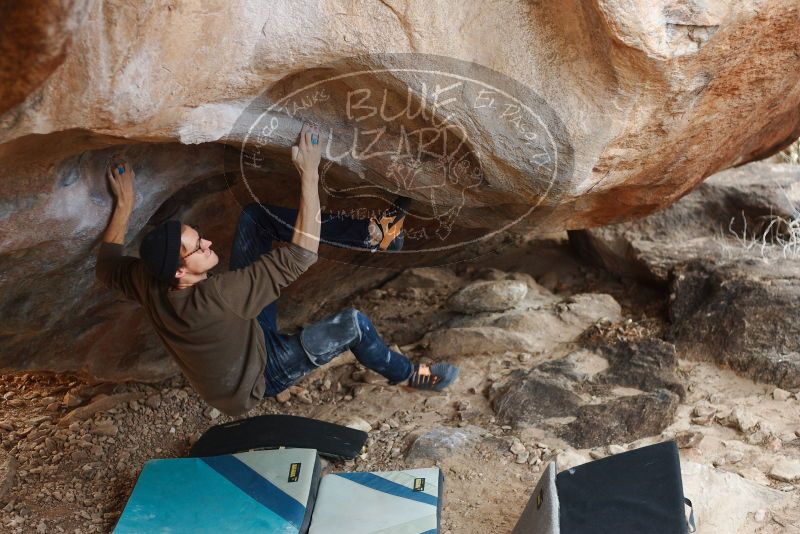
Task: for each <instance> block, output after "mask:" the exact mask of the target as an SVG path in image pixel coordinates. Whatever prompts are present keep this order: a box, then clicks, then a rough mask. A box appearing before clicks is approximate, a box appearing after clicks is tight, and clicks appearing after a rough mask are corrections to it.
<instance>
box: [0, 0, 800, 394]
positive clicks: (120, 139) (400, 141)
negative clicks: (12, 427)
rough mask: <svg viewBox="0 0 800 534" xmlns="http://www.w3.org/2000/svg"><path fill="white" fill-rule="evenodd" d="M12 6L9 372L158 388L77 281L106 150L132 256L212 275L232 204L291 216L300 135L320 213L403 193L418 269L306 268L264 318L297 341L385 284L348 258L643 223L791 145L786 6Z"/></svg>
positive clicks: (218, 1)
mask: <svg viewBox="0 0 800 534" xmlns="http://www.w3.org/2000/svg"><path fill="white" fill-rule="evenodd" d="M22 4H23V3H16V4H14V6H13V7H4V8H2V12H0V15H2V16H0V50H2V54H0V56H2V59H1V60H0V81H2V83H0V85H1V86H2V92H0V173H2V175H3V180H2V185H0V220H2V224H3V229H4V231H3V233H2V236H0V295H2V296H0V315H2V316H3V318H4V321H5V323H4V331H3V335H2V336H0V354H2V357H1V358H0V365H2V367H3V368H13V369H24V368H35V369H52V370H59V371H64V370H72V371H78V370H80V371H82V372H84V373H86V374H89V375H94V376H97V377H102V378H106V379H131V378H135V379H143V378H150V379H158V378H161V377H163V376H166V375H168V374H170V373H173V372H175V367H174V366H172V365H170V364H169V360H168V358H167V355H166V353H165V351H164V349H163V348H162V347H161V345H160V342H159V340H158V338H157V337H156V336H155V334H154V333H153V332H152V329H151V328H150V326H149V324H148V322H147V318H146V317H145V315H144V314H143V313H142V312H141V310H139V309H138V308H137V307H136V306H135V304H132V303H126V302H123V301H120V300H119V298H118V296H115V295H112V294H111V293H109V292H108V291H107V290H105V289H103V288H100V287H99V286H97V285H96V284H95V282H94V278H93V274H92V269H93V265H94V260H93V255H94V253H95V251H96V246H97V241H98V236H99V235H100V234H101V232H102V230H103V228H104V227H105V225H106V223H107V222H108V218H109V215H110V212H111V208H112V202H111V198H110V194H109V191H108V190H107V188H106V184H105V178H104V169H105V167H106V164H107V162H108V161H109V159H110V158H111V157H112V155H114V154H115V153H118V154H119V155H120V156H122V157H124V158H126V159H128V160H130V161H131V163H132V164H133V166H134V167H135V169H136V172H137V201H136V205H135V209H134V213H133V217H132V219H131V223H130V227H129V231H128V233H127V235H126V240H125V241H126V245H127V246H128V249H127V250H128V251H129V252H130V253H135V250H136V249H137V245H138V241H139V240H140V239H141V236H142V235H143V233H144V232H145V231H147V229H149V227H150V226H151V225H153V224H156V223H158V222H161V221H163V220H165V219H166V218H170V217H179V218H182V219H183V220H185V221H187V222H190V223H193V224H196V223H199V222H201V221H202V222H203V223H204V224H203V229H204V231H205V232H206V233H207V234H208V235H209V236H214V237H216V239H214V241H215V243H216V245H217V250H219V251H222V252H223V254H222V255H221V259H222V262H221V268H224V267H225V265H226V264H227V258H226V257H225V256H226V255H225V253H224V252H225V251H226V249H228V248H229V245H230V239H231V232H232V228H233V225H234V224H235V220H236V218H237V216H238V215H239V213H240V211H241V208H242V206H243V205H244V204H245V203H246V202H250V201H252V200H253V198H258V199H259V200H264V201H269V202H273V203H278V204H285V205H293V204H295V203H296V201H297V200H296V199H297V194H298V188H297V178H296V173H295V172H294V169H293V167H292V164H291V162H290V158H289V146H290V145H291V144H292V143H293V141H294V138H295V135H296V134H297V132H298V131H299V129H300V124H301V122H302V121H303V120H307V119H314V120H316V121H318V122H320V123H323V124H324V125H326V126H329V127H332V128H333V129H334V130H335V132H334V133H335V135H334V136H332V137H331V139H333V141H334V142H333V145H330V148H331V152H329V153H326V154H327V155H328V156H329V157H328V158H327V161H329V162H330V165H329V166H326V168H325V171H326V172H325V173H324V174H325V179H324V187H323V196H325V200H324V201H325V205H326V208H329V209H337V210H338V209H341V210H344V211H345V212H347V213H353V210H358V209H373V210H376V209H381V208H384V207H385V206H386V204H385V200H387V199H388V197H389V196H390V195H393V194H398V193H403V194H406V195H408V196H410V197H412V198H413V200H414V203H413V204H412V210H411V211H412V213H411V216H410V217H409V219H410V220H409V223H408V225H409V230H410V231H409V235H408V239H407V241H406V242H407V243H408V246H409V248H410V249H414V250H416V249H423V248H424V249H425V250H426V251H427V252H425V253H424V254H420V255H417V256H413V255H412V256H409V255H402V254H395V255H388V256H390V257H391V258H392V262H386V261H383V262H381V261H378V260H377V258H370V259H359V260H358V261H356V260H353V259H352V258H348V261H350V262H351V264H350V265H345V266H341V265H339V264H337V265H336V266H331V265H327V268H323V266H322V265H323V264H322V263H320V264H319V265H317V266H315V269H314V270H313V271H311V272H309V273H308V275H307V278H306V284H305V288H306V289H304V290H303V291H309V292H311V291H317V292H316V293H307V294H305V295H304V297H305V298H303V299H299V298H297V294H298V292H299V291H301V290H299V289H294V290H293V291H294V293H293V292H292V291H289V292H287V295H286V296H287V298H288V302H285V303H283V304H282V306H283V307H284V308H285V309H287V313H288V315H287V319H288V320H289V321H290V322H292V323H295V324H296V323H297V322H302V319H303V318H304V317H307V316H308V315H309V314H310V313H313V312H314V311H315V310H314V309H309V307H307V305H305V306H300V305H299V302H300V301H301V300H302V301H305V302H308V301H311V300H313V301H315V302H317V301H319V300H320V299H322V298H341V297H343V296H347V295H349V294H350V293H348V292H349V291H352V290H354V289H357V288H358V287H364V285H369V284H374V283H380V282H381V281H384V280H385V279H388V278H389V277H390V276H391V274H392V273H376V272H374V270H372V271H371V272H369V273H363V272H362V273H361V274H360V275H359V276H353V273H354V269H355V268H354V267H353V266H352V263H357V264H359V265H360V264H362V263H368V264H369V263H370V262H373V263H374V262H377V263H379V264H380V263H383V266H384V267H386V266H387V265H386V264H387V263H389V264H392V263H394V265H393V267H398V266H400V267H408V266H411V265H412V264H414V263H415V262H416V263H417V264H419V263H423V261H422V260H423V258H424V262H427V263H430V262H433V261H436V262H445V261H448V262H449V261H458V260H459V257H458V256H459V253H458V251H457V250H456V249H457V248H458V246H460V245H462V244H467V243H473V242H475V240H476V239H481V238H483V237H486V236H487V235H493V234H492V233H493V232H496V231H498V230H500V229H504V228H507V227H517V226H520V227H535V228H540V229H542V230H561V229H565V228H586V227H590V226H595V225H599V224H605V223H609V222H616V221H622V220H627V219H630V218H634V217H640V216H643V215H646V214H648V213H651V212H653V211H655V210H657V209H659V208H663V207H665V206H668V205H669V204H670V203H672V202H673V201H675V200H676V199H678V198H680V197H681V196H683V195H684V194H685V193H686V192H688V191H689V190H691V189H692V188H693V187H695V186H697V184H699V183H700V182H701V181H702V180H703V179H704V178H706V177H707V176H709V175H710V174H712V173H714V172H715V171H718V170H722V169H725V168H727V167H730V166H732V165H737V164H740V163H743V162H746V161H750V160H753V159H757V158H759V157H763V156H767V155H769V154H771V153H774V152H776V151H778V150H779V149H781V148H782V147H783V146H785V145H786V144H788V143H789V142H790V141H792V140H793V139H794V138H796V137H797V135H798V132H799V131H800V116H798V114H797V109H798V106H799V105H800V83H798V80H800V69H798V68H796V67H797V65H798V57H797V53H796V51H797V50H798V49H799V48H800V31H798V25H799V24H800V23H799V22H798V21H800V16H799V13H800V6H798V5H797V2H796V1H794V0H767V1H758V2H756V1H755V0H752V1H751V0H746V1H743V2H735V3H731V2H727V1H724V0H711V1H708V2H702V3H699V2H692V1H689V0H659V1H658V2H656V3H655V4H653V3H652V2H644V1H643V0H635V1H633V2H621V1H618V0H611V1H600V0H592V1H590V2H576V1H571V2H566V3H556V4H550V3H530V2H527V1H525V0H512V1H510V2H508V3H506V4H503V7H502V8H501V9H498V7H497V6H496V5H494V4H492V3H475V4H470V5H468V6H466V5H464V4H463V3H459V2H445V3H435V4H432V3H430V2H424V1H422V0H405V1H397V0H392V1H387V2H375V3H367V4H365V3H362V2H352V1H345V2H343V3H342V2H319V3H314V4H309V3H307V2H294V3H274V2H257V3H252V2H229V1H226V0H214V1H211V2H208V3H205V4H203V8H202V9H198V8H197V7H196V6H195V5H194V4H193V3H186V4H183V3H178V4H172V3H168V4H164V5H158V6H151V5H149V4H131V3H125V2H123V3H115V2H107V1H97V2H88V1H85V0H74V1H61V2H59V1H47V2H37V3H35V5H32V4H31V5H28V4H27V3H24V4H25V5H22ZM9 6H11V4H9ZM384 50H392V51H395V53H392V54H387V53H381V52H380V51H384ZM440 73H446V75H442V74H440ZM461 82H464V83H461ZM459 84H461V85H459ZM354 97H356V98H355V99H354ZM362 97H363V98H364V99H363V100H358V98H362ZM254 99H255V100H254ZM348 103H349V104H351V105H348ZM276 105H277V106H278V107H277V108H276V107H275V106H276ZM270 107H272V108H273V111H275V109H279V110H280V112H278V113H277V114H276V113H273V114H272V115H262V113H263V112H264V111H265V110H267V109H269V108H270ZM420 110H422V111H420ZM743 110H746V112H744V111H743ZM372 111H375V113H372ZM262 116H264V117H266V119H267V120H266V122H265V124H264V128H259V129H257V132H256V133H258V132H260V133H264V132H265V131H267V130H266V129H269V128H271V126H272V124H273V123H272V119H273V118H275V119H279V120H278V122H277V123H275V128H274V129H271V130H269V131H268V135H267V134H264V136H263V138H262V137H259V138H258V140H257V141H253V140H252V139H251V137H248V135H249V134H250V133H251V132H252V131H253V130H251V129H250V128H249V126H252V125H254V124H256V123H257V122H258V120H260V118H261V117H262ZM378 133H381V137H380V139H378V137H377V134H378ZM402 147H406V148H407V149H408V150H404V149H403V148H402ZM231 149H235V150H233V156H234V157H229V156H231ZM240 163H241V164H242V165H243V166H242V165H240ZM245 174H247V175H248V177H249V179H248V181H247V183H244V175H245ZM231 193H232V194H231ZM377 197H381V199H378V198H377ZM412 230H413V231H412ZM450 246H456V249H452V248H447V247H450ZM434 249H435V250H434ZM476 253H477V252H475V251H471V252H469V253H468V255H474V254H476ZM323 256H324V257H326V258H331V259H339V257H338V252H337V251H334V250H328V249H326V250H325V251H324V252H323ZM375 256H379V257H383V255H375ZM331 288H333V289H331ZM326 292H327V293H326ZM293 295H294V297H293ZM309 295H311V296H313V298H309ZM321 295H323V296H321ZM295 308H296V309H295Z"/></svg>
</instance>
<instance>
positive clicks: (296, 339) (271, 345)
mask: <svg viewBox="0 0 800 534" xmlns="http://www.w3.org/2000/svg"><path fill="white" fill-rule="evenodd" d="M265 208H266V210H265ZM296 219H297V210H295V209H290V208H282V207H279V206H272V205H269V204H259V203H252V204H248V205H247V206H245V208H244V210H243V212H242V215H241V216H240V217H239V221H238V223H237V225H236V233H235V235H234V238H233V248H232V250H231V260H230V268H231V270H234V269H241V268H242V267H246V266H247V265H250V264H251V263H253V262H254V261H256V260H257V259H258V258H259V256H261V255H262V254H266V253H267V252H269V251H270V250H271V249H272V242H273V241H274V240H276V239H277V240H280V241H286V242H289V241H291V239H292V234H293V233H294V223H295V220H296ZM368 225H369V221H368V220H365V219H352V218H347V217H333V216H331V215H328V214H323V215H322V224H321V226H320V237H321V239H322V240H324V241H328V242H329V243H332V244H334V245H335V244H337V243H339V244H342V245H346V246H355V247H361V248H365V249H366V248H369V241H370V236H369V230H368ZM277 313H278V306H277V301H275V302H271V303H269V304H268V305H267V306H265V307H264V309H263V310H261V313H259V315H258V323H259V324H260V325H261V329H262V330H263V331H264V340H265V342H266V348H267V366H266V368H265V369H264V375H265V380H266V383H267V389H266V392H265V396H268V397H271V396H274V395H277V394H278V393H280V392H281V391H283V390H284V389H286V388H287V387H289V386H291V385H292V384H294V383H295V382H297V381H298V380H299V379H300V378H301V377H303V376H304V375H306V374H308V373H309V372H311V371H313V370H314V369H316V368H317V367H319V366H321V365H324V364H326V363H328V362H329V361H331V360H332V359H333V358H334V357H336V356H338V355H339V354H341V353H342V352H344V351H346V350H350V351H352V352H353V354H354V355H355V357H356V359H358V361H359V362H361V364H362V365H364V367H366V368H368V369H372V370H373V371H375V372H377V373H380V374H381V375H383V376H385V377H386V378H387V379H388V380H389V382H391V383H398V382H402V381H404V380H407V379H408V378H409V377H410V376H411V373H412V372H413V366H412V364H411V362H410V361H409V360H408V358H406V357H405V356H403V355H402V354H400V353H399V352H395V351H392V350H390V349H389V348H388V347H387V346H386V344H385V343H384V342H383V340H382V339H381V338H380V336H379V335H378V332H377V331H376V330H375V326H374V325H373V324H372V322H371V321H370V320H369V318H368V317H367V316H366V315H364V314H363V313H361V312H360V311H358V310H356V309H355V308H345V309H344V310H341V311H339V312H337V313H334V314H332V315H330V316H328V317H326V318H324V319H322V320H320V321H318V322H316V323H313V324H310V325H308V326H306V327H304V328H303V329H302V330H301V331H300V332H299V333H297V334H294V335H291V336H289V335H286V334H282V333H281V332H279V331H278V324H277Z"/></svg>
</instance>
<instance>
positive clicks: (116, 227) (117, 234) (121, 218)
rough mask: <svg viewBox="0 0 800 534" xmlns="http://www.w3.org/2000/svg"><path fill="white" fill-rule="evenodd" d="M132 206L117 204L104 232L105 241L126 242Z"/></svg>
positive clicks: (121, 243)
mask: <svg viewBox="0 0 800 534" xmlns="http://www.w3.org/2000/svg"><path fill="white" fill-rule="evenodd" d="M131 211H132V210H131V208H128V207H126V206H121V205H119V204H116V205H115V206H114V213H113V215H111V221H110V222H109V223H108V227H107V228H106V231H105V232H104V233H103V242H104V243H117V244H120V245H123V244H125V232H126V231H127V229H128V219H130V217H131Z"/></svg>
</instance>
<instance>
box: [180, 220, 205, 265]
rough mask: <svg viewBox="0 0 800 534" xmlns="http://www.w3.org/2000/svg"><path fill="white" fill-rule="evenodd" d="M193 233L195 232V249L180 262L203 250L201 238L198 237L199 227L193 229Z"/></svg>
mask: <svg viewBox="0 0 800 534" xmlns="http://www.w3.org/2000/svg"><path fill="white" fill-rule="evenodd" d="M195 231H196V232H197V247H196V248H195V249H194V250H193V251H191V252H190V253H188V254H187V255H186V256H183V257H181V259H182V260H185V259H186V258H188V257H189V256H191V255H192V254H194V253H195V252H199V251H201V250H202V249H203V244H202V243H203V236H201V235H200V228H199V227H198V228H195Z"/></svg>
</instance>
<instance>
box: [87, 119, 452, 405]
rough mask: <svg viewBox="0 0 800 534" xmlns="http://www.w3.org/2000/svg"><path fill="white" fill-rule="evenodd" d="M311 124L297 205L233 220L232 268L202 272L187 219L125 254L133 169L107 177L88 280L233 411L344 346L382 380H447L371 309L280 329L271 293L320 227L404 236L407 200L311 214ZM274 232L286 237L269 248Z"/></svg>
mask: <svg viewBox="0 0 800 534" xmlns="http://www.w3.org/2000/svg"><path fill="white" fill-rule="evenodd" d="M321 146H322V143H320V133H319V129H318V128H317V127H316V126H310V125H307V124H305V125H303V127H302V130H301V132H300V140H299V143H298V145H297V146H295V147H293V148H292V161H293V163H294V165H295V167H296V168H297V170H298V171H299V173H300V183H301V196H300V205H299V209H297V210H293V209H288V208H282V207H277V206H271V205H267V204H260V203H252V204H249V205H248V206H246V207H245V208H244V210H243V212H242V214H241V216H240V217H239V221H238V223H237V226H236V233H235V236H234V241H233V248H232V251H231V257H230V268H231V270H230V271H229V272H225V273H221V274H216V275H210V273H209V270H210V269H212V268H213V267H214V266H216V265H217V263H218V262H219V258H218V257H217V254H216V253H215V252H214V251H213V250H212V248H211V245H212V242H211V241H210V240H208V239H205V238H204V237H202V236H201V235H200V233H199V232H198V230H197V229H196V228H193V227H191V226H187V225H184V224H181V223H180V222H179V221H175V220H171V221H167V222H165V223H162V224H161V225H159V226H158V227H156V228H155V229H153V230H151V231H150V232H149V233H148V234H147V235H146V236H145V237H144V239H143V240H142V242H141V245H140V247H139V255H140V258H141V259H137V258H134V257H131V256H124V255H123V254H122V249H123V247H122V245H123V243H124V238H125V231H126V229H127V226H128V219H129V217H130V214H131V212H132V211H133V207H134V198H135V197H134V188H133V184H134V173H133V169H131V167H130V166H129V165H128V164H126V163H124V162H120V163H115V164H114V165H112V167H111V168H110V169H109V170H108V173H107V178H108V182H109V185H110V187H111V190H112V193H113V194H114V197H115V199H116V204H115V208H114V213H113V215H112V218H111V221H110V223H109V225H108V228H107V229H106V231H105V233H104V234H103V242H102V243H101V245H100V250H99V253H98V258H97V267H96V274H97V278H98V279H99V280H100V281H102V282H103V283H104V284H105V285H107V286H108V287H111V288H116V289H119V290H121V291H122V292H123V293H124V294H125V296H126V297H128V298H130V299H134V300H137V301H138V302H139V303H140V304H141V305H142V306H143V307H144V309H145V311H146V314H147V317H148V318H149V319H150V323H151V324H152V325H153V327H154V329H155V331H156V333H157V334H158V336H159V337H160V338H161V340H162V341H163V343H164V345H165V347H166V349H167V351H168V352H169V353H170V354H172V356H173V357H174V358H175V360H176V362H177V364H178V366H179V367H180V368H181V370H182V372H183V374H184V375H185V376H186V378H187V379H188V381H189V382H190V383H191V384H192V386H193V387H194V388H195V390H196V391H197V392H198V394H199V395H200V396H201V397H203V399H205V401H206V402H208V403H209V404H210V405H212V406H214V407H216V408H218V409H219V410H220V411H222V412H224V413H226V414H229V415H239V414H243V413H245V412H247V411H248V410H250V409H251V408H253V406H255V405H256V404H257V403H258V402H259V401H260V400H261V399H262V398H263V397H265V396H274V395H277V394H278V393H280V392H281V391H283V390H284V389H286V388H287V387H289V386H291V385H292V384H294V383H295V382H297V381H298V380H299V379H300V378H301V377H302V376H304V375H305V374H307V373H309V372H311V371H312V370H314V369H315V368H317V367H319V366H321V365H323V364H325V363H327V362H329V361H330V360H332V359H333V358H334V357H335V356H337V355H339V354H340V353H342V352H344V351H345V350H348V349H349V350H351V351H352V352H353V354H354V355H355V356H356V358H357V359H358V361H359V362H361V363H362V364H363V365H364V366H365V367H367V368H369V369H372V370H374V371H376V372H378V373H380V374H381V375H383V376H384V377H386V378H387V379H388V380H389V382H390V383H391V384H399V385H406V386H410V387H413V388H419V389H424V390H433V391H440V390H441V389H443V388H444V387H446V386H448V385H449V384H450V383H452V382H453V380H455V378H456V376H457V375H458V369H457V368H456V367H455V366H453V365H450V364H446V363H437V364H434V365H431V366H427V365H423V364H420V365H414V364H412V363H411V362H410V361H409V359H408V358H407V357H406V356H404V355H402V354H400V353H398V352H395V351H392V350H390V349H389V348H388V347H387V346H386V344H385V343H384V342H383V341H382V340H381V338H380V336H379V335H378V333H377V332H376V331H375V327H374V326H373V325H372V323H371V322H370V320H369V318H367V316H366V315H364V314H363V313H361V312H360V311H358V310H356V309H354V308H346V309H344V310H341V311H339V312H337V313H334V314H333V315H331V316H329V317H327V318H325V319H322V320H321V321H319V322H317V323H313V324H311V325H308V326H306V327H304V328H303V329H301V331H300V332H299V333H297V334H294V335H286V334H282V333H281V332H279V331H278V327H277V315H276V314H277V302H276V301H277V298H278V296H279V295H280V291H281V289H283V288H284V287H286V286H288V285H289V284H291V283H292V282H293V281H294V280H296V279H297V278H298V277H299V276H300V275H301V274H303V272H304V271H305V270H306V269H308V268H309V267H310V266H311V265H312V264H313V263H314V262H315V261H316V260H317V250H318V248H319V240H320V233H321V234H322V238H324V239H325V240H326V241H327V242H334V243H337V244H339V245H343V246H355V247H359V248H365V249H369V250H373V251H374V250H397V249H399V248H400V247H402V242H403V231H402V225H403V219H404V216H405V213H406V211H405V208H406V207H407V205H408V204H407V202H408V199H405V198H400V199H398V200H397V201H395V208H394V209H392V210H389V211H387V212H386V213H385V214H384V215H383V216H382V217H380V218H376V217H372V218H370V219H369V220H362V219H349V218H341V217H336V218H334V217H332V216H330V215H327V214H322V215H321V216H320V211H321V210H320V201H319V190H318V186H319V174H318V168H319V163H320V157H321ZM275 239H278V240H281V241H285V242H288V243H289V246H287V247H283V248H276V249H273V248H272V243H273V241H274V240H275Z"/></svg>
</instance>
